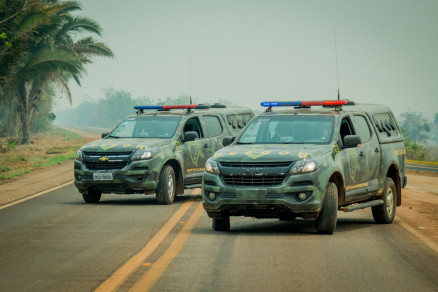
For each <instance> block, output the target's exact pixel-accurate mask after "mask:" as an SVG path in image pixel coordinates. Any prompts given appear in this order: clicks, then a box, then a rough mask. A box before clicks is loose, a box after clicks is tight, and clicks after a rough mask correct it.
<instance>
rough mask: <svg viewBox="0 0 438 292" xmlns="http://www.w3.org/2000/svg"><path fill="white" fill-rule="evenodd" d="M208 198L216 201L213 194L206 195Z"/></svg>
mask: <svg viewBox="0 0 438 292" xmlns="http://www.w3.org/2000/svg"><path fill="white" fill-rule="evenodd" d="M208 198H209V199H210V200H212V201H213V200H214V199H216V194H215V193H209V194H208Z"/></svg>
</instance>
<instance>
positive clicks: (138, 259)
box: [95, 190, 200, 292]
mask: <svg viewBox="0 0 438 292" xmlns="http://www.w3.org/2000/svg"><path fill="white" fill-rule="evenodd" d="M199 194H200V190H197V191H194V192H192V195H199ZM193 202H194V199H189V200H188V201H186V202H184V203H183V204H182V206H181V207H180V208H179V209H178V210H177V211H176V212H175V214H174V215H173V216H172V217H171V218H170V219H169V221H167V222H166V224H165V225H164V226H163V227H162V228H161V229H160V230H159V231H158V232H157V234H155V235H154V237H153V238H152V239H151V240H150V241H149V242H148V243H147V244H146V246H145V247H144V248H143V249H142V250H141V251H140V252H139V253H138V254H136V255H135V256H133V257H132V258H131V259H130V260H128V261H127V262H126V263H125V264H124V265H123V266H122V267H120V268H119V269H118V270H117V271H116V272H115V273H114V274H112V275H111V277H109V278H108V279H107V280H106V281H105V282H103V283H102V284H101V285H100V286H99V287H98V288H97V289H96V290H95V291H101V292H108V291H115V290H116V289H118V288H119V287H120V286H121V285H122V284H123V283H124V282H125V281H126V279H127V278H128V277H129V276H130V275H131V274H132V273H133V272H135V270H137V269H138V267H140V266H141V265H142V264H143V263H144V261H145V259H146V258H147V257H148V256H150V255H151V254H152V253H153V252H154V250H155V249H156V248H157V247H158V246H159V245H160V244H161V242H162V241H163V240H164V239H165V238H166V236H167V235H168V234H169V232H170V231H171V230H172V229H173V227H174V226H175V225H176V224H177V223H178V222H179V221H180V220H181V218H182V217H183V216H184V214H185V213H186V212H187V210H188V209H189V207H190V206H191V205H192V204H193Z"/></svg>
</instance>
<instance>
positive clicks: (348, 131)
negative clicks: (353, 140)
mask: <svg viewBox="0 0 438 292" xmlns="http://www.w3.org/2000/svg"><path fill="white" fill-rule="evenodd" d="M339 134H340V135H341V140H342V143H344V137H345V136H347V135H354V134H355V133H354V130H353V127H352V125H351V121H350V118H348V117H345V118H343V119H342V121H341V128H340V130H339Z"/></svg>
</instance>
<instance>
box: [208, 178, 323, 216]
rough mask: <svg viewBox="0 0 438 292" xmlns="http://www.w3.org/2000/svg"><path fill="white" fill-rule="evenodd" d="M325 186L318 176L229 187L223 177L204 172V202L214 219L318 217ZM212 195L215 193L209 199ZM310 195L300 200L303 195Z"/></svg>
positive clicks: (209, 214)
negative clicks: (272, 184)
mask: <svg viewBox="0 0 438 292" xmlns="http://www.w3.org/2000/svg"><path fill="white" fill-rule="evenodd" d="M324 190H325V183H324V184H322V183H321V182H320V181H319V180H318V174H317V173H309V174H300V175H293V176H289V177H287V178H286V179H285V180H284V181H283V183H281V184H280V185H276V186H268V187H263V186H234V185H227V184H225V183H224V182H223V180H222V179H221V177H220V176H219V175H214V174H211V173H207V172H204V179H203V185H202V203H203V206H204V209H205V210H206V211H207V214H208V216H209V217H211V218H222V217H224V216H251V217H256V218H281V217H303V218H306V219H308V218H309V219H310V218H316V217H317V215H318V213H319V212H320V211H321V207H322V202H323V199H324ZM210 193H214V199H211V198H212V197H213V196H212V195H211V197H209V195H210ZM302 193H304V194H306V198H305V199H304V200H303V199H300V198H299V194H302Z"/></svg>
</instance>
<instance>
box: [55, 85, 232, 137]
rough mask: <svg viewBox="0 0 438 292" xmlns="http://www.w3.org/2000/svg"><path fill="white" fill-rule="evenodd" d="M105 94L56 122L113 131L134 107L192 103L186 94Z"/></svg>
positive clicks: (108, 90)
mask: <svg viewBox="0 0 438 292" xmlns="http://www.w3.org/2000/svg"><path fill="white" fill-rule="evenodd" d="M103 93H104V98H102V99H100V100H98V101H87V100H86V101H84V102H82V103H81V104H79V105H78V106H77V107H75V108H73V109H65V110H61V111H57V112H56V122H57V123H58V124H61V125H67V126H86V127H99V128H106V129H111V128H113V127H114V126H116V125H117V124H118V123H119V122H120V121H121V120H122V119H123V118H125V117H126V116H128V115H132V114H134V113H135V112H136V110H134V106H136V105H163V104H172V105H181V104H188V103H190V97H189V96H188V95H185V94H183V95H180V96H178V97H175V98H173V97H166V98H164V99H161V98H158V99H152V98H150V97H138V98H133V97H132V95H131V93H129V92H127V91H125V90H116V89H114V88H106V89H104V90H103ZM223 101H224V100H223ZM194 103H195V102H194ZM228 104H230V102H228Z"/></svg>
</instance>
